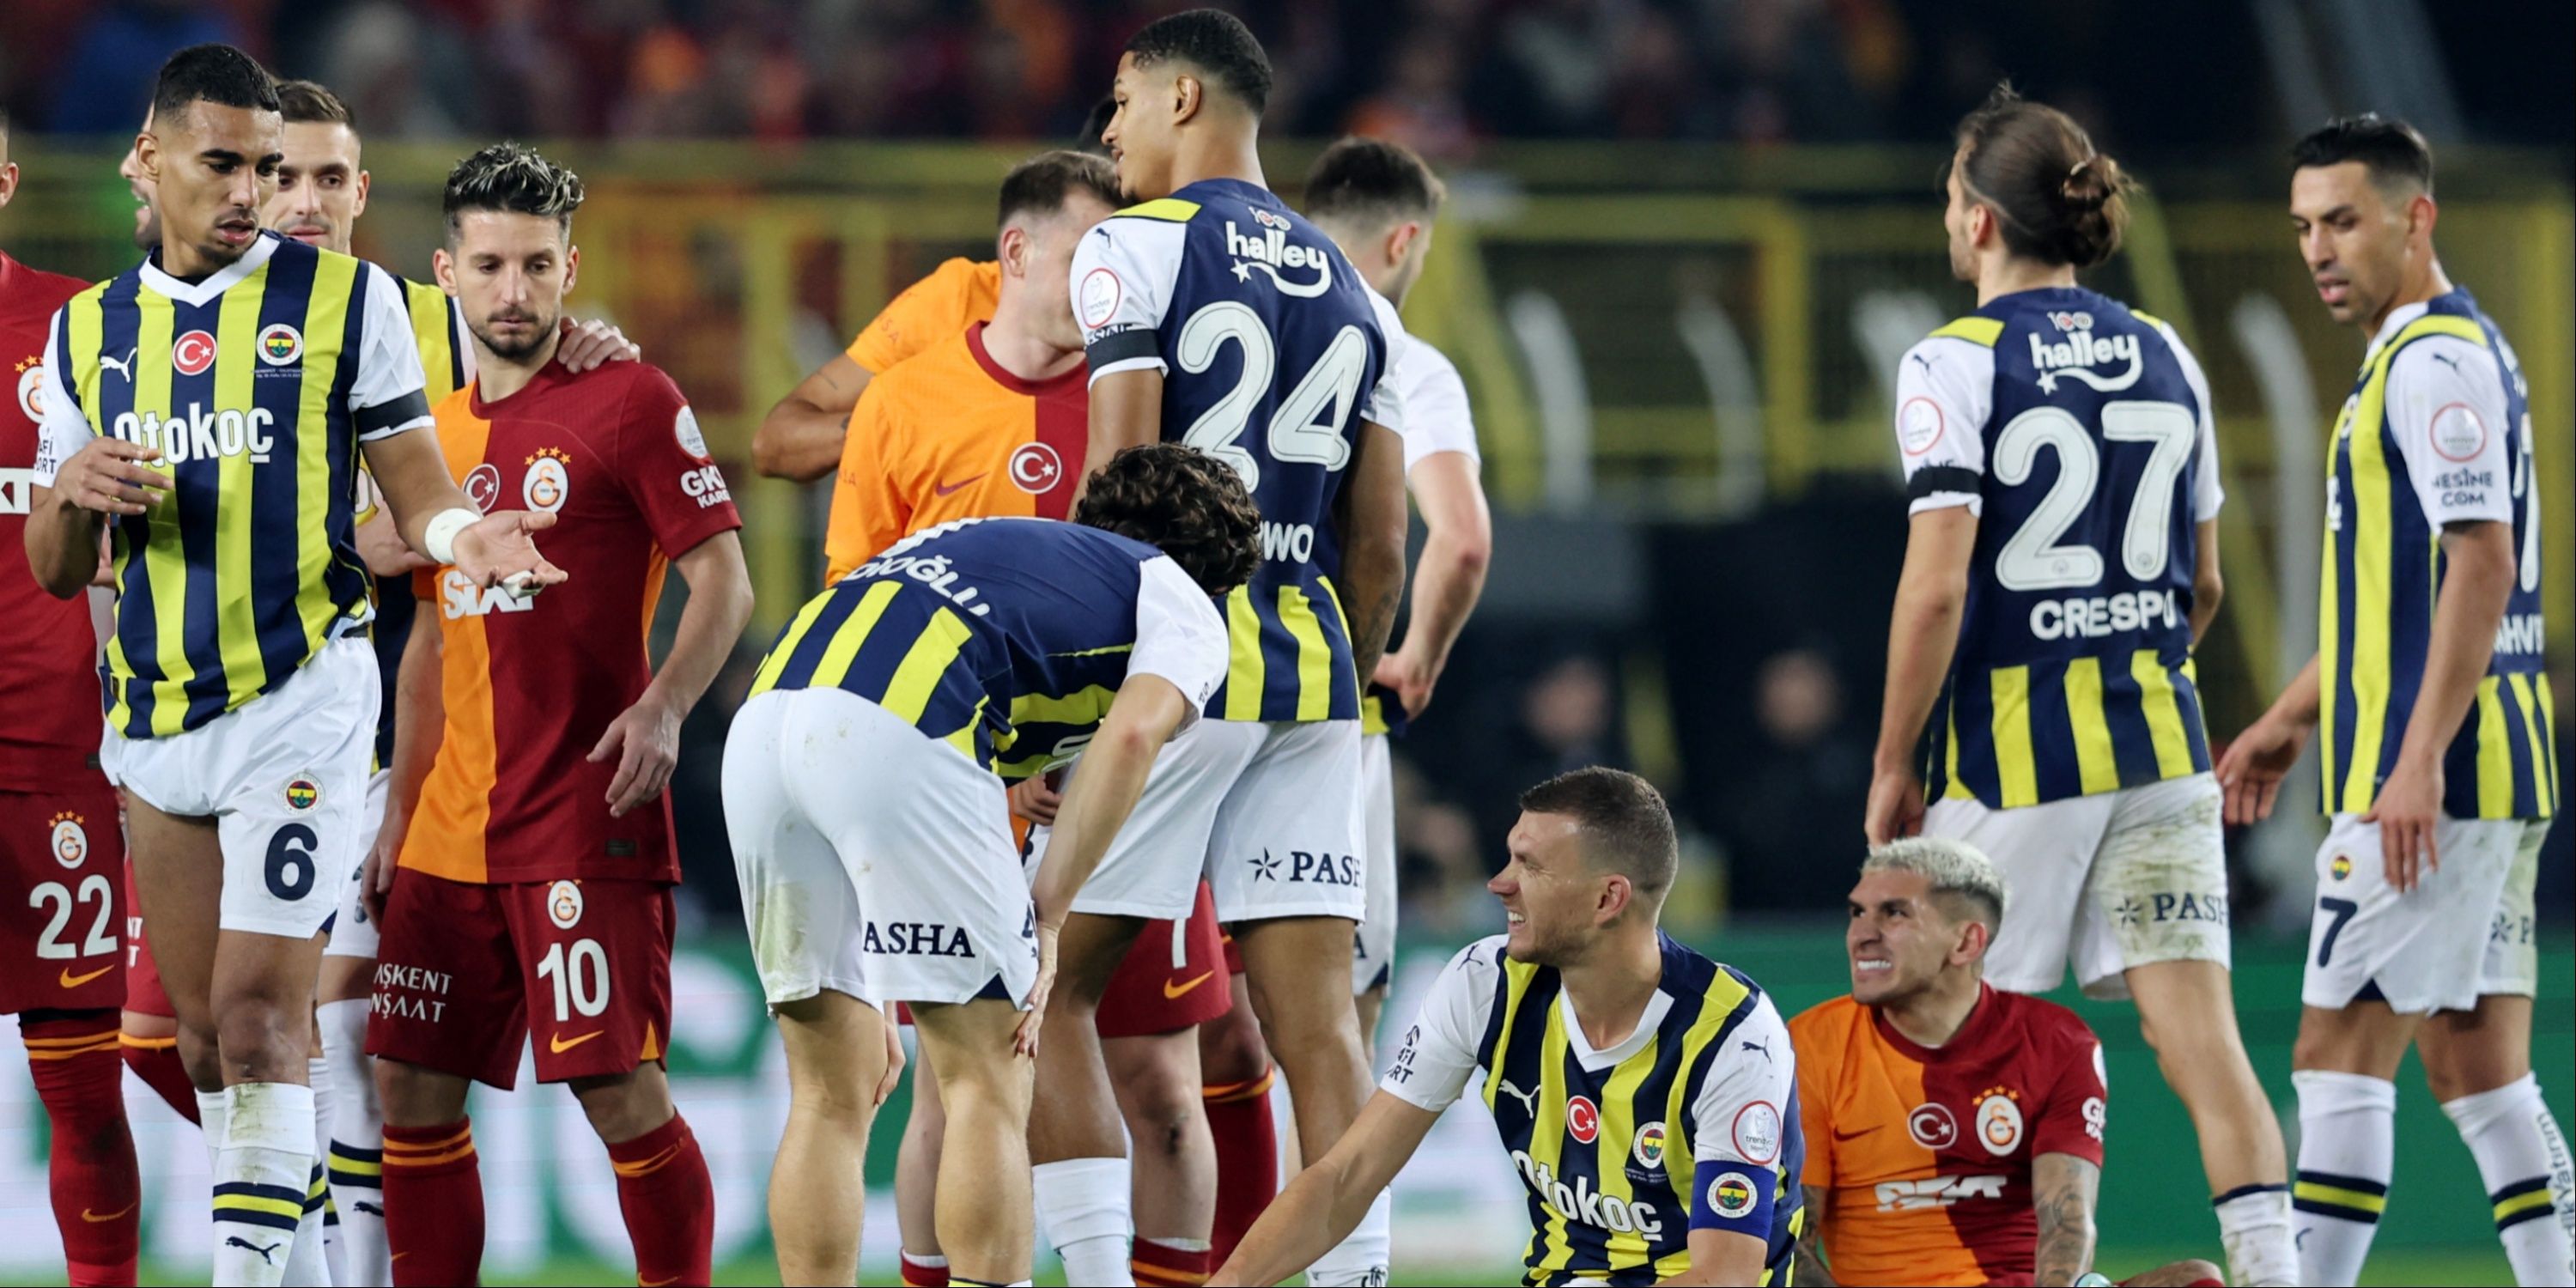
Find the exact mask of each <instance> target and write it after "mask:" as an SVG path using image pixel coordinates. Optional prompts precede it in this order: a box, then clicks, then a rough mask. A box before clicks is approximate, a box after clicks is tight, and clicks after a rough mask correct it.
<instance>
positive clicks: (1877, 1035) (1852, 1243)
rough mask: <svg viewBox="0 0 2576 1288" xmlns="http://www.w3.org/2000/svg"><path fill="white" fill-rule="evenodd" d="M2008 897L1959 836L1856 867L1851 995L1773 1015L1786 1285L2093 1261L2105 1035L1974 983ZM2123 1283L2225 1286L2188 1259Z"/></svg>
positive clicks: (2031, 1276)
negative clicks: (1787, 1217)
mask: <svg viewBox="0 0 2576 1288" xmlns="http://www.w3.org/2000/svg"><path fill="white" fill-rule="evenodd" d="M2004 903H2005V895H2004V882H2003V878H2002V877H2001V876H1999V875H1998V874H1997V873H1996V872H1995V870H1994V865H1992V864H1990V863H1988V862H1987V861H1986V857H1985V856H1984V855H1982V854H1979V853H1977V852H1976V851H1975V850H1974V849H1971V848H1969V847H1968V846H1966V845H1964V844H1962V843H1960V842H1957V841H1946V840H1928V839H1923V838H1911V839H1907V840H1902V841H1895V842H1891V843H1890V844H1888V845H1886V846H1883V847H1881V848H1879V849H1877V850H1875V851H1872V852H1871V854H1870V857H1869V859H1868V861H1867V862H1866V863H1863V864H1862V865H1861V877H1860V884H1859V885H1858V886H1856V887H1854V888H1853V890H1852V893H1851V899H1850V907H1851V924H1850V928H1849V930H1848V931H1847V932H1846V934H1845V935H1844V943H1845V946H1846V947H1847V949H1848V950H1849V952H1850V954H1851V980H1852V991H1851V995H1850V996H1849V997H1840V998H1836V999H1834V1000H1833V1001H1830V1002H1826V1003H1824V1004H1822V1005H1820V1006H1817V1007H1815V1008H1814V1009H1812V1010H1809V1011H1808V1012H1807V1013H1805V1014H1803V1015H1801V1016H1799V1017H1798V1018H1796V1019H1794V1020H1791V1021H1789V1036H1790V1039H1791V1040H1792V1041H1793V1042H1794V1043H1795V1044H1796V1046H1797V1048H1798V1103H1799V1106H1800V1109H1801V1111H1802V1112H1803V1115H1804V1118H1805V1122H1806V1127H1807V1162H1806V1169H1805V1176H1804V1181H1805V1186H1806V1195H1807V1226H1806V1229H1805V1231H1804V1232H1802V1233H1801V1234H1800V1235H1799V1238H1798V1248H1799V1265H1798V1277H1797V1282H1798V1284H1799V1285H1800V1286H1801V1288H1805V1286H1806V1285H1810V1284H1835V1283H1843V1284H2031V1283H2037V1284H2071V1283H2074V1282H2076V1280H2077V1279H2078V1278H2079V1277H2080V1276H2082V1275H2084V1274H2086V1273H2087V1272H2089V1271H2090V1270H2091V1269H2092V1268H2093V1235H2094V1209H2095V1198H2096V1194H2097V1191H2098V1189H2099V1186H2100V1183H2101V1179H2102V1130H2103V1113H2104V1107H2105V1103H2106V1099H2107V1096H2108V1092H2106V1091H2105V1090H2104V1080H2103V1075H2102V1044H2101V1043H2099V1042H2097V1041H2095V1040H2094V1038H2093V1032H2092V1030H2090V1029H2088V1028H2086V1027H2085V1026H2084V1021H2082V1020H2080V1019H2077V1018H2076V1017H2075V1013H2074V1012H2072V1011H2069V1010H2067V1009H2066V1008H2065V1007H2062V1006H2059V1005H2057V1004H2056V1003H2053V1002H2043V1001H2041V1000H2039V999H2037V998H2034V997H2027V996H2024V995H2022V994H2018V993H2007V992H2003V991H2001V990H1999V989H1996V988H1994V987H1992V986H1991V985H1988V984H1987V983H1986V982H1985V980H1984V975H1985V964H1986V950H1987V948H1988V946H1989V945H1991V944H1992V943H1993V942H1994V934H1995V929H1996V927H1998V926H2000V925H2001V924H2003V917H2004ZM1819 1249H1821V1250H1822V1253H1823V1258H1824V1262H1830V1263H1831V1266H1830V1269H1828V1268H1827V1265H1826V1264H1824V1262H1820V1261H1819V1260H1818V1250H1819ZM2127 1282H2128V1283H2131V1284H2137V1285H2186V1284H2187V1285H2201V1284H2207V1285H2211V1286H2212V1288H2215V1286H2216V1285H2219V1284H2222V1283H2224V1282H2225V1281H2224V1280H2223V1279H2221V1278H2220V1276H2219V1271H2218V1267H2216V1266H2213V1265H2211V1264H2209V1263H2208V1262H2205V1261H2185V1262H2180V1263H2178V1264H2175V1265H2171V1266H2166V1267H2164V1268H2163V1269H2160V1270H2156V1271H2153V1272H2151V1273H2149V1274H2145V1275H2141V1276H2139V1277H2137V1278H2135V1279H2131V1280H2128V1281H2127Z"/></svg>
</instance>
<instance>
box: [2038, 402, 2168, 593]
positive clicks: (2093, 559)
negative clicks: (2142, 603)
mask: <svg viewBox="0 0 2576 1288" xmlns="http://www.w3.org/2000/svg"><path fill="white" fill-rule="evenodd" d="M2101 422H2102V437H2104V438H2107V439H2109V440H2111V441H2112V442H2115V443H2145V444H2148V445H2149V448H2150V451H2149V452H2148V455H2147V467H2146V469H2145V471H2144V472H2142V473H2141V474H2140V475H2139V476H2138V490H2137V493H2136V495H2134V496H2132V497H2130V498H2129V518H2128V521H2127V522H2126V523H2125V524H2123V525H2122V526H2121V536H2120V564H2121V566H2122V567H2123V568H2125V569H2127V571H2128V574H2129V575H2130V576H2131V577H2133V578H2136V579H2137V580H2139V581H2154V580H2156V579H2158V578H2160V577H2162V576H2164V573H2165V565H2166V564H2168V563H2170V562H2171V561H2172V558H2173V533H2172V532H2171V531H2170V530H2169V529H2168V527H2167V526H2166V524H2167V516H2169V515H2171V514H2172V513H2173V495H2174V488H2175V486H2176V485H2177V484H2179V483H2180V482H2181V481H2182V468H2183V466H2184V464H2185V463H2187V462H2189V461H2190V460H2191V449H2192V440H2193V438H2194V436H2195V432H2196V431H2197V430H2198V428H2199V423H2198V421H2197V420H2196V419H2195V418H2194V417H2193V416H2192V412H2191V409H2190V408H2188V407H2185V406H2183V405H2181V404H2179V403H2168V402H2115V403H2104V404H2103V405H2102V411H2101ZM2042 447H2048V448H2054V449H2055V450H2056V452H2057V481H2056V482H2055V483H2052V484H2050V485H2049V488H2048V494H2047V495H2046V496H2043V497H2041V498H2040V499H2039V504H2038V505H2036V506H2034V507H2032V508H2031V512H2030V517H2029V518H2027V519H2024V520H2022V525H2021V527H2019V528H2018V529H2015V530H2014V532H2013V534H2012V536H2010V537H2009V538H2006V539H2005V541H2004V544H2003V549H2001V550H1999V551H1997V552H1996V553H1995V580H1996V581H1998V582H2001V583H2002V584H2003V586H2004V588H2005V589H2007V590H2021V591H2031V590H2067V589H2073V588H2076V587H2082V586H2098V585H2100V584H2101V582H2102V572H2103V568H2104V564H2103V561H2102V553H2101V552H2100V551H2098V550H2095V549H2094V548H2092V547H2091V546H2084V545H2067V546H2061V545H2059V544H2057V541H2058V538H2060V537H2063V536H2065V535H2066V530H2067V529H2068V528H2071V527H2073V526H2075V521H2076V520H2077V519H2079V518H2081V517H2083V515H2084V514H2085V512H2086V511H2088V510H2091V509H2092V508H2093V502H2094V493H2095V491H2096V490H2097V489H2098V488H2099V487H2100V486H2101V481H2102V454H2101V450H2100V449H2099V448H2096V447H2095V446H2094V445H2093V435H2092V434H2090V433H2088V432H2086V430H2085V428H2084V422H2082V421H2079V420H2077V419H2076V418H2075V416H2074V414H2073V413H2071V412H2067V411H2065V410H2062V409H2060V408H2056V407H2034V408H2032V409H2030V410H2029V411H2026V412H2023V413H2022V414H2020V415H2018V416H2015V417H2013V418H2012V420H2011V422H2010V423H2008V424H2006V425H2005V426H2004V430H2003V432H2002V433H2001V434H1998V435H1996V436H1995V463H1994V471H1995V477H1996V478H1997V479H1999V480H2001V481H2002V482H2003V483H2005V484H2006V485H2007V486H2016V487H2017V486H2019V485H2021V484H2023V483H2027V482H2029V481H2030V475H2031V470H2032V469H2033V468H2034V467H2035V466H2037V465H2038V463H2039V449H2040V448H2042Z"/></svg>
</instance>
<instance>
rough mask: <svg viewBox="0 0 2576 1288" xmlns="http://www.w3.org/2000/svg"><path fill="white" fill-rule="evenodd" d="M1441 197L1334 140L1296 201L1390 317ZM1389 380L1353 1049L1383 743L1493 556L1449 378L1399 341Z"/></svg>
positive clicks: (1387, 826)
mask: <svg viewBox="0 0 2576 1288" xmlns="http://www.w3.org/2000/svg"><path fill="white" fill-rule="evenodd" d="M1444 196H1445V193H1444V190H1443V189H1442V187H1441V184H1440V180H1439V178H1438V177H1437V176H1435V175H1433V174H1432V173H1431V167H1430V166H1428V165H1426V164H1424V163H1423V160H1422V158H1421V157H1419V156H1416V155H1414V153H1413V150H1412V149H1410V148H1407V147H1405V146H1404V145H1403V144H1401V143H1390V142H1387V141H1385V140H1382V139H1362V138H1347V139H1343V140H1341V141H1340V142H1338V143H1335V144H1333V145H1332V146H1331V147H1328V148H1326V149H1324V152H1323V155H1321V156H1318V157H1316V158H1315V164H1314V166H1313V167H1312V168H1310V169H1308V170H1307V171H1306V188H1305V200H1304V203H1303V204H1304V206H1305V213H1306V217H1307V218H1308V219H1312V220H1314V221H1315V226H1316V227H1318V228H1321V229H1323V230H1324V233H1325V235H1326V236H1329V237H1331V238H1332V239H1333V244H1334V245H1336V246H1339V247H1341V248H1342V254H1343V255H1345V256H1347V257H1348V258H1349V259H1350V261H1351V267H1352V268H1354V269H1357V270H1359V275H1360V278H1361V280H1363V281H1366V282H1367V283H1368V284H1369V289H1371V290H1374V291H1376V292H1377V293H1378V294H1379V295H1381V296H1384V297H1385V298H1386V299H1387V301H1388V302H1389V303H1391V304H1393V305H1394V306H1395V307H1396V308H1398V309H1402V308H1403V307H1404V298H1405V296H1406V295H1408V294H1410V293H1411V292H1412V290H1413V284H1414V283H1415V282H1417V281H1420V280H1421V278H1422V266H1423V263H1424V262H1425V261H1426V260H1428V259H1429V258H1430V256H1431V223H1432V221H1433V220H1434V219H1436V218H1438V217H1439V214H1440V203H1441V201H1442V200H1443V198H1444ZM1395 380H1396V388H1397V390H1398V392H1399V394H1400V396H1401V399H1402V402H1403V404H1404V480H1405V483H1406V485H1407V487H1408V489H1409V490H1410V491H1411V492H1412V494H1413V503H1414V506H1415V508H1417V509H1419V510H1420V511H1421V512H1422V526H1423V529H1424V534H1425V535H1424V537H1423V540H1422V554H1421V555H1420V557H1419V558H1417V559H1416V560H1415V561H1414V566H1413V576H1412V583H1413V616H1412V619H1411V621H1410V622H1408V623H1407V624H1406V626H1405V631H1404V644H1403V645H1402V646H1401V647H1399V648H1396V649H1393V650H1392V651H1390V652H1388V653H1387V654H1386V655H1385V656H1384V657H1382V658H1380V659H1378V664H1377V674H1376V676H1375V680H1374V683H1372V684H1371V686H1370V688H1369V693H1368V696H1367V697H1366V698H1365V699H1363V700H1362V702H1361V708H1360V721H1361V724H1360V728H1361V730H1362V732H1363V734H1364V735H1365V737H1364V738H1363V739H1362V740H1361V743H1360V756H1361V764H1362V767H1363V774H1364V780H1363V781H1364V783H1365V787H1364V789H1363V790H1364V793H1365V794H1364V796H1363V805H1362V807H1363V809H1364V810H1365V811H1366V819H1367V833H1366V836H1367V841H1368V855H1367V860H1366V862H1367V866H1368V873H1367V879H1368V915H1367V916H1366V917H1364V918H1363V919H1362V920H1361V921H1360V927H1359V936H1358V952H1357V953H1355V954H1354V955H1353V956H1352V958H1351V982H1352V984H1353V985H1354V986H1355V987H1356V988H1357V989H1358V990H1359V1015H1360V1042H1361V1045H1362V1046H1363V1047H1364V1048H1367V1049H1370V1050H1374V1049H1375V1043H1376V1037H1377V1020H1378V1014H1379V1011H1380V1010H1381V1008H1383V1007H1384V1006H1385V1005H1386V989H1387V983H1388V981H1389V979H1390V977H1391V976H1392V973H1393V971H1394V968H1395V910H1396V900H1395V869H1396V853H1395V779H1394V768H1393V765H1392V764H1391V762H1390V757H1389V753H1388V749H1387V738H1388V735H1390V734H1394V733H1401V732H1402V731H1403V729H1404V727H1405V726H1406V725H1407V724H1409V723H1410V722H1411V721H1412V720H1413V719H1414V718H1415V717H1417V716H1420V715H1421V714H1422V712H1423V710H1424V709H1425V708H1427V707H1429V706H1430V705H1431V693H1432V690H1433V688H1434V687H1435V686H1437V685H1438V684H1439V683H1440V673H1441V671H1443V670H1444V669H1446V668H1447V667H1448V665H1449V651H1450V649H1452V648H1454V647H1456V645H1457V643H1458V633H1459V632H1460V631H1461V630H1464V629H1465V628H1466V625H1467V615H1468V614H1470V613H1472V612H1474V611H1475V610H1476V597H1477V596H1478V595H1480V594H1482V593H1484V589H1485V566H1486V564H1487V562H1488V561H1489V560H1490V559H1491V558H1492V555H1493V547H1494V520H1493V516H1492V515H1491V514H1490V513H1489V512H1487V510H1486V508H1485V488H1484V484H1483V482H1482V481H1481V480H1479V479H1478V478H1477V475H1476V471H1477V466H1478V464H1479V460H1480V458H1479V456H1478V454H1477V451H1476V423H1475V420H1474V419H1473V417H1472V416H1471V415H1470V414H1469V412H1468V409H1467V386H1466V384H1465V382H1463V381H1461V380H1459V379H1458V368H1457V367H1456V366H1454V365H1452V364H1451V363H1450V361H1449V357H1448V355H1447V354H1444V353H1442V352H1440V351H1439V350H1438V349H1435V348H1432V347H1431V346H1430V345H1428V344H1424V343H1423V342H1422V340H1421V338H1420V337H1418V336H1411V335H1408V336H1406V337H1405V343H1404V351H1403V355H1402V356H1401V357H1399V358H1398V359H1397V360H1396V365H1395Z"/></svg>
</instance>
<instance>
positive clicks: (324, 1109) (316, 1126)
mask: <svg viewBox="0 0 2576 1288" xmlns="http://www.w3.org/2000/svg"><path fill="white" fill-rule="evenodd" d="M304 1077H305V1083H304V1085H306V1086H308V1087H311V1088H312V1089H313V1184H314V1187H315V1193H314V1195H313V1197H312V1199H311V1202H312V1204H313V1205H314V1206H313V1210H312V1212H311V1213H310V1214H309V1215H310V1216H311V1217H312V1219H313V1220H315V1221H317V1222H319V1223H320V1227H321V1229H320V1234H321V1239H322V1264H323V1266H324V1267H326V1268H327V1269H328V1271H329V1273H330V1276H331V1278H330V1280H329V1281H328V1282H330V1283H333V1284H342V1283H347V1282H348V1279H347V1278H346V1277H344V1276H343V1274H342V1273H341V1269H340V1212H339V1209H337V1208H335V1207H333V1206H332V1204H331V1187H330V1181H329V1179H328V1176H327V1173H326V1172H325V1171H324V1163H323V1156H324V1155H325V1154H326V1153H327V1152H328V1151H329V1149H330V1146H331V1108H332V1106H333V1105H334V1104H336V1103H337V1102H338V1101H339V1098H340V1097H339V1091H338V1089H337V1088H335V1087H333V1086H332V1085H331V1061H330V1058H329V1057H328V1056H321V1055H317V1056H315V1057H313V1058H312V1059H310V1060H307V1061H305V1062H304ZM312 1233H314V1231H312V1230H311V1229H299V1230H297V1231H296V1234H295V1238H296V1241H297V1242H299V1243H301V1242H302V1241H303V1240H304V1239H305V1237H306V1236H308V1235H310V1234H312ZM287 1282H289V1283H292V1282H294V1281H293V1280H291V1279H290V1280H288V1281H287Z"/></svg>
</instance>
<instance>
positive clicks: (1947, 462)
mask: <svg viewBox="0 0 2576 1288" xmlns="http://www.w3.org/2000/svg"><path fill="white" fill-rule="evenodd" d="M1994 394H1995V352H1994V350H1992V349H1989V348H1987V347H1985V346H1984V345H1980V344H1975V343H1972V342H1970V341H1967V340H1962V339H1958V338H1955V337H1951V336H1938V335H1936V336H1933V337H1931V338H1929V339H1927V340H1924V341H1923V342H1922V343H1920V344H1917V345H1915V346H1914V347H1913V348H1911V349H1908V350H1906V351H1905V358H1904V360H1903V361H1902V362H1900V363H1899V364H1898V366H1897V373H1896V447H1897V451H1898V453H1899V454H1900V455H1901V456H1902V458H1903V460H1904V463H1905V494H1906V496H1907V497H1909V498H1911V501H1910V503H1909V505H1908V506H1907V509H1908V511H1909V512H1910V513H1914V514H1921V513H1923V512H1924V511H1926V510H1940V509H1947V508H1949V507H1952V506H1961V505H1964V506H1966V507H1968V513H1970V514H1982V513H1984V511H1985V501H1984V495H1983V492H1982V490H1981V489H1982V488H1983V485H1984V482H1985V476H1986V443H1985V437H1984V434H1985V427H1986V416H1987V413H1988V412H1990V411H1992V410H1993V408H1994Z"/></svg>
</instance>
